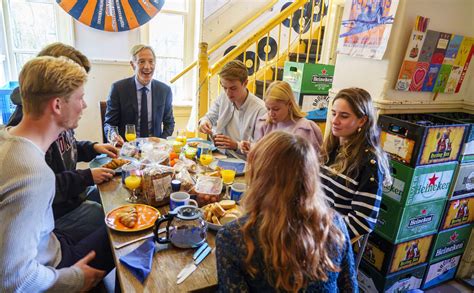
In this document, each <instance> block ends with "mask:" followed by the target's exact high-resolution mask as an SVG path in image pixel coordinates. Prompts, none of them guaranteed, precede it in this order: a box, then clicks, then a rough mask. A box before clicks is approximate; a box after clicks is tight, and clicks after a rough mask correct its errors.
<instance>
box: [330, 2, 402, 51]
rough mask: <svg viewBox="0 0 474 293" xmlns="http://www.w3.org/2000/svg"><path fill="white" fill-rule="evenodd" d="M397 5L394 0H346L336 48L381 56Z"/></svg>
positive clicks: (385, 46)
mask: <svg viewBox="0 0 474 293" xmlns="http://www.w3.org/2000/svg"><path fill="white" fill-rule="evenodd" d="M397 8H398V0H366V1H357V0H346V5H345V6H344V14H343V17H342V27H341V34H340V35H339V42H338V46H337V52H338V53H339V54H345V55H349V56H354V57H363V58H372V59H379V60H380V59H382V57H383V55H384V53H385V49H386V48H387V43H388V39H389V37H390V32H391V30H392V24H393V20H394V18H395V13H396V12H397Z"/></svg>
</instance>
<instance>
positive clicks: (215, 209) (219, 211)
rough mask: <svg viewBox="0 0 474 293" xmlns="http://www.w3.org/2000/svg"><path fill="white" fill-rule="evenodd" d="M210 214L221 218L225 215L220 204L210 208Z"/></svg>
mask: <svg viewBox="0 0 474 293" xmlns="http://www.w3.org/2000/svg"><path fill="white" fill-rule="evenodd" d="M212 213H213V214H214V215H216V216H218V217H222V216H223V215H224V214H225V210H224V208H223V207H222V206H221V205H220V204H218V203H215V204H214V206H213V207H212Z"/></svg>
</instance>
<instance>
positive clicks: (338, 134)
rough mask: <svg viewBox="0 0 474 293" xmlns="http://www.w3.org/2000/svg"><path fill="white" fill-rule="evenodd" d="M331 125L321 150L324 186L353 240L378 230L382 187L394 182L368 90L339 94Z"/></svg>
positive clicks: (354, 89) (332, 113) (351, 89)
mask: <svg viewBox="0 0 474 293" xmlns="http://www.w3.org/2000/svg"><path fill="white" fill-rule="evenodd" d="M329 120H330V124H331V128H330V129H331V132H330V133H329V135H328V136H327V137H326V139H325V140H324V143H323V148H322V151H321V167H322V168H321V179H322V180H321V181H322V183H323V188H324V191H325V193H326V196H327V198H328V200H329V202H330V203H331V205H333V206H334V208H335V209H336V210H337V211H338V212H339V213H341V214H342V215H343V216H344V220H345V222H346V224H347V227H348V230H349V235H350V236H351V238H354V237H357V236H359V235H363V234H367V233H370V232H371V231H372V230H373V229H374V226H375V223H376V222H377V216H378V212H379V207H380V201H381V198H382V187H383V185H389V184H391V180H392V179H391V176H390V169H389V163H388V159H387V156H386V154H385V152H384V151H383V150H382V148H381V146H380V138H379V134H380V131H379V128H378V127H377V121H376V117H375V111H374V107H373V105H372V98H371V97H370V94H369V93H368V92H367V91H366V90H364V89H361V88H347V89H343V90H341V91H340V92H339V93H338V94H337V95H336V96H335V97H334V99H333V101H332V109H331V112H330V118H329Z"/></svg>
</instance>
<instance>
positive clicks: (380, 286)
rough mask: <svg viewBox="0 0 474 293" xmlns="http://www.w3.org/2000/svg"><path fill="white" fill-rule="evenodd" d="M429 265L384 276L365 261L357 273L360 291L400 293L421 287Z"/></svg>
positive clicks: (366, 292) (367, 292)
mask: <svg viewBox="0 0 474 293" xmlns="http://www.w3.org/2000/svg"><path fill="white" fill-rule="evenodd" d="M426 266H427V264H421V265H418V266H415V267H412V268H409V269H406V270H403V271H399V272H396V273H393V274H390V275H386V276H385V275H382V274H380V272H378V271H377V270H375V269H374V268H373V267H372V266H370V265H368V264H367V263H366V262H365V261H364V260H362V262H361V263H360V266H359V270H358V271H357V281H358V283H359V289H360V291H361V292H365V293H378V292H385V293H398V292H406V291H408V290H412V289H418V288H420V287H421V282H422V281H423V276H424V275H425V271H426Z"/></svg>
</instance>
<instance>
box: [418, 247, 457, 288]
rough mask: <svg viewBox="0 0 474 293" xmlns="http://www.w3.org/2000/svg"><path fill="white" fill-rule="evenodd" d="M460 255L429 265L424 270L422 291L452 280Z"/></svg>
mask: <svg viewBox="0 0 474 293" xmlns="http://www.w3.org/2000/svg"><path fill="white" fill-rule="evenodd" d="M460 260H461V255H457V256H453V257H451V258H448V259H445V260H442V261H439V262H436V263H432V264H429V266H428V268H427V269H426V275H425V279H424V280H423V285H422V289H423V290H425V289H427V288H430V287H433V286H436V285H439V284H441V283H444V282H447V281H449V280H452V279H454V276H455V275H456V271H457V269H458V267H459V262H460Z"/></svg>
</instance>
